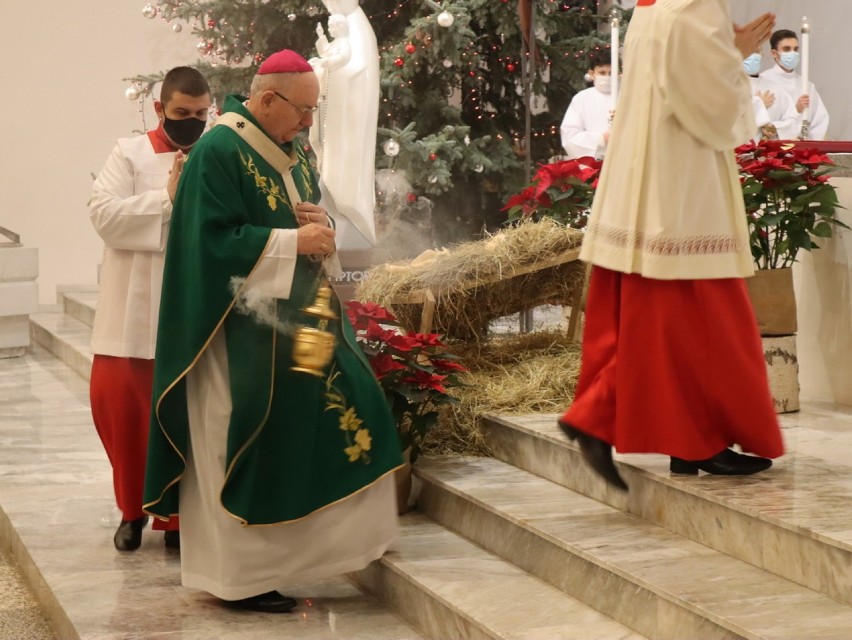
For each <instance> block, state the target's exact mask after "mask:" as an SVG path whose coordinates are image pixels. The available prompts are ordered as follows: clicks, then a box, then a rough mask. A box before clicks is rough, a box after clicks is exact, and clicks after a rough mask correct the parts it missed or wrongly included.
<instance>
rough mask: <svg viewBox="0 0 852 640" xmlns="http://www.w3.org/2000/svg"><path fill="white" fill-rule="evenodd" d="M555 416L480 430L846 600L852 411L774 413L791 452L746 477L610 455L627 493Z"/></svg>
mask: <svg viewBox="0 0 852 640" xmlns="http://www.w3.org/2000/svg"><path fill="white" fill-rule="evenodd" d="M556 419H557V415H556V414H537V415H532V416H518V417H493V416H492V417H487V418H485V420H484V425H483V430H484V433H485V438H486V440H487V441H488V444H489V446H490V448H491V451H492V453H493V455H494V456H495V457H496V458H498V459H500V460H502V461H504V462H507V463H509V464H511V465H513V466H515V467H518V468H520V469H524V470H526V471H529V472H532V473H534V474H536V475H538V476H541V477H543V478H546V479H548V480H550V481H552V482H554V483H557V484H559V485H561V486H563V487H567V488H569V489H572V490H573V491H577V492H579V493H581V494H583V495H586V496H589V497H592V498H595V499H596V500H599V501H601V502H604V503H605V504H607V505H610V506H612V507H615V508H617V509H620V510H622V511H625V512H626V513H630V514H633V515H635V516H637V517H639V518H642V519H644V520H646V521H648V522H650V523H652V524H654V525H658V526H661V527H664V528H665V529H668V530H669V531H671V532H673V533H676V534H679V535H681V536H684V537H685V538H689V539H691V540H694V541H696V542H700V543H701V544H703V545H706V546H708V547H711V548H712V549H715V550H717V551H720V552H722V553H724V554H726V555H729V556H732V557H734V558H737V559H739V560H742V561H744V562H748V563H750V564H753V565H754V566H756V567H759V568H761V569H765V570H767V571H769V572H772V573H774V574H777V575H778V576H781V577H783V578H786V579H788V580H791V581H793V582H796V583H798V584H800V585H803V586H806V587H808V588H810V589H813V590H815V591H819V592H820V593H823V594H825V595H828V596H830V597H831V598H833V599H835V600H837V601H839V602H843V603H845V604H850V605H852V509H849V504H850V499H852V480H850V473H849V472H850V468H849V464H850V454H852V411H850V412H845V413H844V412H838V411H837V410H836V409H834V410H832V411H826V410H822V409H820V407H819V406H818V405H814V406H808V407H807V411H804V412H802V413H801V414H786V415H784V416H779V419H780V421H781V424H782V428H783V431H784V437H785V441H786V442H787V447H788V450H790V453H788V454H787V455H786V456H784V457H783V458H781V459H780V460H778V461H776V463H775V465H774V466H773V468H772V469H770V470H769V471H767V472H764V473H760V474H757V475H754V476H744V477H723V476H713V475H709V474H703V473H702V474H701V475H699V476H683V475H673V474H671V473H670V472H669V470H668V462H669V459H668V457H667V456H659V455H616V456H615V457H616V463H617V465H618V467H619V471H620V473H621V474H622V476H623V477H624V479H625V481H626V482H627V483H628V484H629V485H630V492H629V493H628V494H624V493H623V492H620V491H615V490H612V489H609V488H608V487H607V486H606V485H605V483H603V482H602V481H601V480H600V479H599V478H598V477H597V476H595V475H593V474H592V473H591V472H590V471H589V469H588V467H587V465H586V464H585V463H584V461H583V460H582V456H581V454H580V452H579V450H578V449H577V447H576V446H575V445H574V444H571V443H569V442H568V441H567V440H566V439H565V437H564V436H563V435H562V434H561V432H560V431H559V429H558V427H557V426H556ZM839 421H842V424H841V423H839ZM827 443H831V444H830V445H829V446H827Z"/></svg>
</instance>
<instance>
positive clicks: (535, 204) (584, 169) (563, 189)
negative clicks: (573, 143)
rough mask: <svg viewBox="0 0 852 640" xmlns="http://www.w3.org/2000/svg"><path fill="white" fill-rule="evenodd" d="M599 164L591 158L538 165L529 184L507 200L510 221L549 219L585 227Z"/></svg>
mask: <svg viewBox="0 0 852 640" xmlns="http://www.w3.org/2000/svg"><path fill="white" fill-rule="evenodd" d="M601 166H602V163H601V162H600V161H599V160H595V159H594V158H591V157H586V158H577V159H574V160H563V161H561V162H553V163H551V164H543V165H540V166H539V169H538V171H537V172H536V174H535V176H533V179H532V183H531V184H530V186H528V187H527V188H526V189H524V190H523V191H521V192H520V193H518V194H517V195H515V196H512V197H511V198H509V201H508V202H507V203H506V206H505V207H503V209H502V210H503V211H508V212H509V221H510V222H512V221H515V220H530V219H531V220H539V219H541V218H542V217H550V218H553V219H554V220H556V221H557V222H560V223H562V224H564V225H566V226H569V227H572V228H574V229H582V228H584V227H585V226H586V223H587V222H588V218H589V212H590V211H591V208H592V199H593V198H594V196H595V189H596V188H597V186H598V178H599V176H600V172H601Z"/></svg>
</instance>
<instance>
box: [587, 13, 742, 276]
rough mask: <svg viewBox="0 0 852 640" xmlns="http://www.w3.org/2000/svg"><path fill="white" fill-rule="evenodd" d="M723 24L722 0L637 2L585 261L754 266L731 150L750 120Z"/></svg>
mask: <svg viewBox="0 0 852 640" xmlns="http://www.w3.org/2000/svg"><path fill="white" fill-rule="evenodd" d="M731 24H732V20H731V14H730V8H729V6H728V2H727V0H657V1H656V4H653V5H651V6H641V5H639V6H637V8H636V12H635V13H634V15H633V18H632V19H631V21H630V26H629V28H628V30H627V37H626V38H625V44H624V60H625V65H626V66H625V70H624V84H623V88H622V92H621V94H620V95H619V98H618V100H619V108H618V111H619V112H618V114H617V115H616V118H615V121H614V124H613V131H612V137H611V138H610V142H609V149H608V150H607V160H606V162H605V163H604V166H603V172H602V174H601V179H600V183H599V184H598V188H597V192H596V195H595V200H594V203H593V205H592V213H591V217H590V219H589V225H588V227H587V229H586V234H585V238H584V240H583V246H582V250H581V254H580V258H581V259H582V260H584V261H585V262H588V263H591V264H593V265H597V266H601V267H604V268H607V269H610V270H613V271H620V272H622V273H637V274H640V275H642V276H643V277H646V278H655V279H661V280H676V279H683V280H689V279H704V278H738V277H748V276H750V275H752V274H753V273H754V263H753V259H752V256H751V250H750V249H749V235H748V228H747V225H746V216H745V207H744V204H743V195H742V187H741V186H740V178H739V171H738V168H737V164H736V160H735V158H734V153H733V149H734V148H735V147H737V146H739V145H740V144H743V143H745V142H747V141H748V140H749V139H750V138H751V137H752V136H753V135H754V132H755V130H756V125H755V121H754V105H753V103H752V91H751V85H750V83H749V80H748V76H747V75H746V74H745V73H744V72H743V67H742V55H741V54H740V52H739V51H738V50H737V49H736V46H735V45H734V33H733V29H732V28H731ZM613 176H616V178H615V179H613Z"/></svg>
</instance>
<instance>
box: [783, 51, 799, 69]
mask: <svg viewBox="0 0 852 640" xmlns="http://www.w3.org/2000/svg"><path fill="white" fill-rule="evenodd" d="M780 57H781V60H780V62H781V66H782V67H784V68H785V69H787V70H788V71H793V70H795V69H796V68H797V67H798V66H799V62H800V61H801V56H800V55H799V52H798V51H785V52H784V53H782V54H781V56H780Z"/></svg>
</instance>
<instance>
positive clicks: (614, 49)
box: [609, 7, 621, 107]
mask: <svg viewBox="0 0 852 640" xmlns="http://www.w3.org/2000/svg"><path fill="white" fill-rule="evenodd" d="M611 15H612V19H611V20H610V22H609V24H610V27H611V31H610V41H609V42H610V54H611V60H610V62H611V65H612V104H613V107H614V106H615V103H616V101H617V100H618V29H619V27H620V26H621V20H620V19H619V17H618V9H616V8H615V7H613V9H612V14H611Z"/></svg>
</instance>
